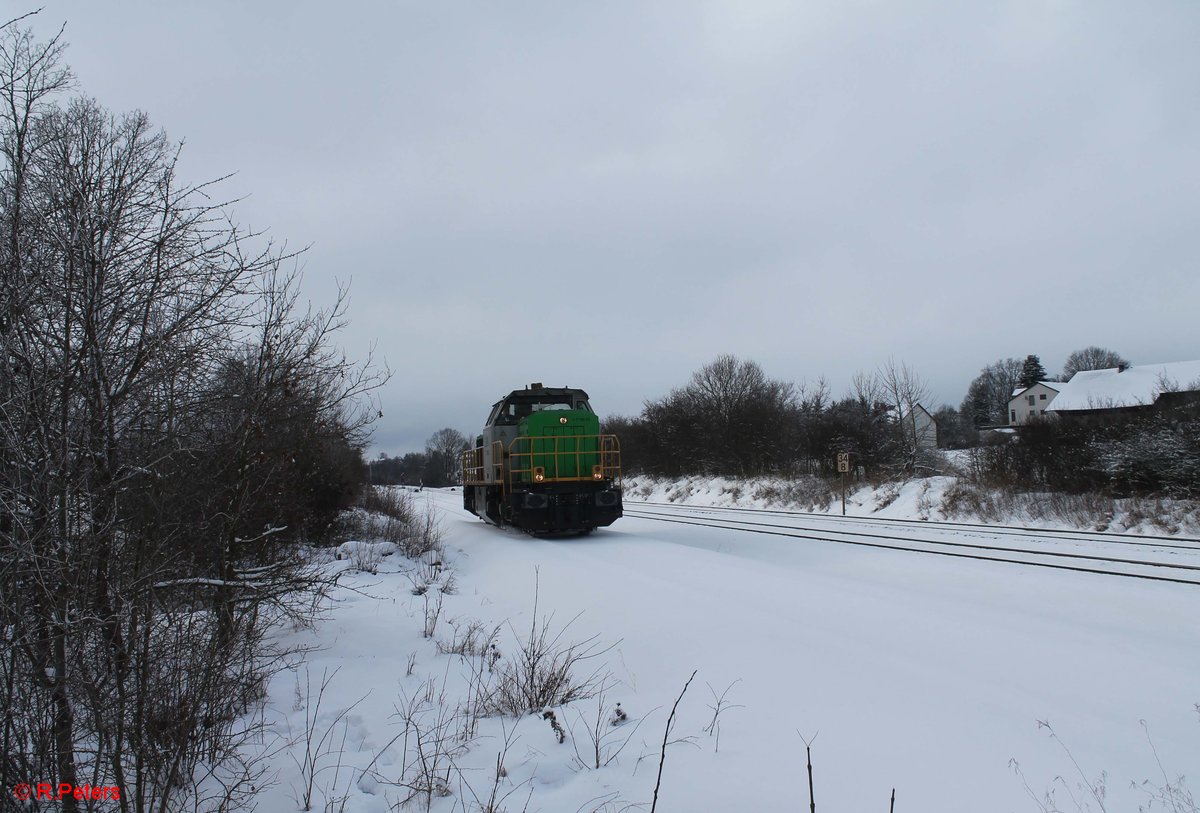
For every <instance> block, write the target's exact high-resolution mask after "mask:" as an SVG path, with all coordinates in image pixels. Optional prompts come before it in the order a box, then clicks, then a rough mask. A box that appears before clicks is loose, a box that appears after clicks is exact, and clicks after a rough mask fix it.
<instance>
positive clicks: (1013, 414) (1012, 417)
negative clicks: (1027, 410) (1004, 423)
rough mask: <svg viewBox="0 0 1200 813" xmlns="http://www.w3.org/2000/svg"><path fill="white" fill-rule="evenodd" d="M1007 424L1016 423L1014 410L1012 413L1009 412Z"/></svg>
mask: <svg viewBox="0 0 1200 813" xmlns="http://www.w3.org/2000/svg"><path fill="white" fill-rule="evenodd" d="M1008 422H1009V423H1016V422H1017V411H1016V410H1015V409H1014V410H1012V412H1011V414H1010V417H1009V419H1008Z"/></svg>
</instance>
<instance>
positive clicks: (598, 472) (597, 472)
mask: <svg viewBox="0 0 1200 813" xmlns="http://www.w3.org/2000/svg"><path fill="white" fill-rule="evenodd" d="M592 479H593V480H603V479H604V469H602V468H600V467H599V466H592Z"/></svg>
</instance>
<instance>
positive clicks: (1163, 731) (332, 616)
mask: <svg viewBox="0 0 1200 813" xmlns="http://www.w3.org/2000/svg"><path fill="white" fill-rule="evenodd" d="M418 499H419V500H427V501H428V504H429V505H430V506H432V507H433V509H434V510H436V511H438V512H439V513H440V515H441V517H442V523H443V528H444V531H445V543H446V556H445V563H446V565H447V566H448V568H449V570H450V571H451V572H452V574H453V578H454V582H455V584H454V586H453V591H452V592H449V593H446V594H444V595H443V593H442V591H441V590H439V589H438V588H437V586H436V585H435V586H433V587H431V589H430V590H428V591H427V592H426V593H425V594H424V595H421V596H417V595H413V589H412V588H413V586H414V583H420V582H421V581H422V577H421V575H420V574H419V573H418V572H417V571H418V568H417V567H416V566H414V565H413V564H412V563H409V562H406V561H404V560H400V559H399V558H398V557H396V556H391V557H388V558H387V559H385V560H384V562H383V563H382V565H381V566H380V568H379V573H378V574H374V575H372V574H367V573H353V574H350V573H348V574H346V575H345V576H344V577H343V584H344V585H345V586H344V588H343V589H340V590H339V592H338V595H337V603H336V604H335V605H334V606H333V607H332V608H331V611H330V613H329V617H328V619H327V620H326V621H325V622H324V623H322V624H321V625H320V626H319V627H318V628H317V629H315V630H311V631H309V630H299V631H295V632H293V633H292V635H291V640H290V641H289V643H295V644H305V645H310V646H315V647H318V649H317V650H316V651H314V652H312V653H311V654H310V655H309V656H308V658H307V661H306V663H304V664H302V665H300V666H299V667H298V668H297V669H296V670H294V671H285V672H282V673H280V674H279V675H278V676H277V677H276V678H275V680H274V682H273V683H272V685H271V687H270V692H269V699H268V708H267V712H266V713H267V719H268V722H269V723H270V724H271V726H272V728H273V729H274V730H275V731H276V732H277V733H278V734H279V737H278V738H277V739H274V740H271V741H268V742H266V743H264V745H265V747H266V748H267V749H268V750H271V751H273V753H274V755H273V756H272V758H271V766H272V775H273V780H274V781H273V784H272V785H271V786H270V787H268V788H266V789H264V790H263V792H262V793H261V795H260V798H259V809H260V810H263V811H290V810H296V809H298V808H300V807H302V806H303V797H304V795H305V788H306V786H307V785H308V782H307V781H306V778H305V777H306V775H311V776H312V777H313V779H312V788H313V792H312V794H311V798H310V806H311V807H312V809H315V810H323V809H332V810H346V811H384V810H389V809H394V808H395V807H396V805H397V803H398V802H399V801H400V800H402V799H403V798H405V796H406V795H408V793H409V791H408V790H406V789H405V788H404V787H402V784H403V783H404V782H408V783H409V784H412V781H411V779H412V777H413V776H415V775H417V774H419V773H420V771H419V770H416V768H419V766H420V764H421V763H419V762H418V759H417V757H418V749H417V747H416V742H415V737H416V732H417V730H418V729H420V730H421V732H422V737H423V741H422V747H421V749H420V756H421V757H422V758H423V759H424V760H425V763H426V764H428V763H430V762H432V761H436V760H440V761H437V762H436V765H435V766H433V767H435V768H436V770H435V771H434V773H436V774H438V775H439V776H443V777H444V779H443V780H441V781H439V782H438V787H439V793H440V792H443V791H442V790H441V785H444V786H445V791H448V792H449V794H450V795H446V796H439V795H435V796H434V797H433V799H432V809H433V810H437V811H452V810H471V811H474V810H479V809H486V805H487V803H488V800H489V797H491V795H492V793H493V788H495V789H496V791H497V797H496V798H499V797H502V796H505V794H508V795H507V798H505V799H504V800H503V802H502V803H501V804H497V805H495V806H494V807H495V809H496V810H507V811H510V812H511V813H516V811H522V810H528V811H547V812H548V813H559V812H560V811H561V812H564V813H572V812H573V811H591V810H603V811H619V810H624V809H640V810H649V802H650V800H651V798H652V795H653V792H654V786H655V781H656V774H657V771H658V762H659V749H660V746H661V744H662V740H663V733H664V726H665V725H666V722H667V717H668V713H669V712H670V709H671V706H672V704H673V703H674V701H675V699H676V697H677V696H678V695H679V693H680V690H681V689H682V688H683V686H684V683H685V681H687V679H688V677H689V676H690V675H691V674H692V672H693V670H696V671H697V674H696V677H695V680H694V681H693V682H692V684H691V686H690V688H689V689H688V691H687V694H686V695H685V696H684V697H683V700H682V702H680V704H679V710H678V715H677V721H676V724H675V727H674V729H673V732H672V734H671V739H672V740H673V741H674V742H673V744H671V745H670V746H669V747H668V748H667V752H666V763H665V767H664V769H663V775H662V785H661V790H660V794H659V800H658V806H657V810H659V811H663V813H666V812H667V811H672V812H674V813H681V812H682V811H688V812H689V813H692V812H694V811H785V810H786V811H798V810H801V809H803V810H807V809H808V808H807V805H808V792H807V779H806V774H805V764H804V753H805V751H804V742H803V741H802V739H801V737H802V736H803V737H805V738H808V739H809V740H811V741H812V743H813V749H812V753H813V763H814V782H815V788H816V803H817V809H818V810H826V811H832V810H853V811H867V810H879V811H886V810H887V809H888V807H887V805H888V799H889V796H890V794H891V791H892V789H893V788H895V793H896V802H895V809H896V810H897V811H922V813H932V812H935V811H956V812H957V811H1038V810H1048V809H1055V808H1053V807H1050V806H1049V804H1048V803H1047V802H1046V800H1045V794H1046V793H1047V792H1052V793H1053V794H1054V799H1055V802H1056V804H1057V809H1061V810H1064V811H1075V810H1093V811H1098V810H1108V811H1134V810H1138V809H1139V808H1142V807H1148V806H1149V805H1150V803H1151V799H1152V798H1153V797H1154V796H1155V795H1158V794H1160V793H1161V791H1160V790H1159V789H1161V788H1162V787H1163V786H1164V785H1165V784H1168V783H1175V782H1176V778H1177V776H1178V775H1180V774H1191V775H1192V776H1191V787H1192V788H1193V789H1195V788H1196V787H1197V786H1198V784H1200V771H1198V770H1197V769H1198V768H1200V717H1198V714H1197V707H1196V704H1197V703H1198V702H1200V677H1198V676H1200V612H1198V610H1200V587H1189V586H1186V585H1176V584H1163V583H1157V582H1149V581H1140V580H1137V579H1129V578H1118V577H1112V576H1099V575H1089V574H1080V573H1069V572H1059V571H1052V570H1039V569H1034V568H1027V567H1022V566H1018V565H1007V564H998V563H988V562H978V561H970V560H957V559H949V558H942V557H938V556H921V555H915V554H909V553H904V552H898V551H897V552H893V551H886V550H878V549H872V548H857V547H854V546H849V545H835V544H823V543H820V542H808V543H805V542H804V541H802V540H795V539H786V538H777V537H761V536H756V535H752V534H748V533H737V532H732V531H727V530H722V529H717V528H705V527H696V526H688V525H678V524H668V523H662V522H654V521H651V520H646V519H637V518H633V517H626V518H624V519H622V520H620V521H618V522H617V523H616V524H615V525H613V526H612V527H611V528H609V529H604V530H601V531H598V532H596V533H594V534H592V535H591V536H588V537H583V538H569V539H539V538H532V537H529V536H525V535H523V534H520V533H517V532H514V531H505V530H498V529H496V528H493V527H490V526H487V525H485V524H484V523H482V522H481V521H479V520H478V519H476V518H474V517H472V516H471V515H469V514H467V513H466V512H464V511H463V510H462V509H461V503H460V495H459V494H458V493H457V492H450V491H427V492H424V493H423V494H421V495H419V496H418ZM630 507H632V506H630ZM1180 561H1190V562H1193V563H1196V562H1197V561H1200V555H1190V556H1189V555H1184V556H1181V559H1180ZM334 566H340V567H346V566H347V564H346V563H345V562H339V563H336V564H335V565H334ZM406 571H407V573H406ZM447 578H448V576H446V575H444V574H443V575H442V576H441V577H440V581H441V582H442V583H445V582H446V580H447ZM535 584H540V594H539V596H538V613H537V614H538V616H539V617H542V616H547V615H550V614H553V618H552V621H551V626H552V627H553V628H554V629H556V630H558V629H562V628H563V627H564V626H566V627H567V629H566V631H565V633H564V634H563V637H562V639H561V640H562V641H563V642H568V641H583V640H585V639H590V638H591V637H592V636H596V643H597V644H599V645H601V646H602V647H611V648H610V649H608V650H607V651H606V652H604V653H603V654H602V655H600V656H598V657H597V658H595V659H593V660H591V661H589V662H587V663H585V664H584V665H583V666H584V667H585V671H583V673H582V676H585V677H586V676H587V675H588V674H590V673H591V670H595V669H599V670H600V672H601V674H602V675H605V676H607V682H608V683H609V684H610V688H609V690H608V691H607V693H606V695H605V698H604V700H605V703H604V705H603V707H601V708H599V709H597V702H596V700H583V701H577V702H575V703H572V704H570V705H569V706H568V707H566V708H558V709H555V712H556V716H557V719H558V720H559V721H561V722H562V723H563V724H564V726H565V727H566V728H567V739H566V742H564V743H562V744H560V743H559V742H558V741H557V737H556V735H555V734H554V732H553V731H552V730H551V727H550V725H549V723H548V721H546V720H544V719H542V718H541V717H540V716H533V715H527V716H524V717H521V718H514V717H490V718H486V719H484V720H482V721H481V722H480V724H479V726H478V728H477V730H475V731H473V732H471V733H473V734H474V737H473V738H471V740H470V742H469V743H463V742H462V741H460V740H459V739H457V738H456V735H457V734H458V733H459V732H461V731H462V729H463V728H464V725H465V724H464V723H463V718H462V717H461V716H460V717H457V718H456V717H454V716H453V712H454V710H455V708H456V707H459V706H460V704H462V703H464V702H465V701H466V700H467V699H468V697H469V696H470V694H471V690H470V684H471V679H470V675H471V673H472V669H473V668H474V669H476V670H479V669H481V668H483V666H485V665H486V664H485V661H486V660H488V659H487V658H486V656H485V657H483V658H467V657H461V656H458V655H453V654H449V655H448V654H441V653H440V652H439V649H438V646H437V641H441V642H442V644H443V646H442V648H443V649H445V648H447V644H449V643H450V642H451V641H452V639H453V638H454V636H455V627H456V626H457V627H458V629H459V630H460V632H461V631H462V630H464V629H465V628H466V626H467V625H468V624H469V623H470V621H472V620H478V621H480V622H482V624H483V626H484V627H485V628H486V629H488V630H489V631H490V630H491V629H492V628H495V627H497V626H498V627H499V628H500V633H499V638H498V641H497V643H498V651H499V652H500V654H501V656H502V658H501V659H500V661H497V665H496V666H495V667H494V668H498V667H499V666H500V665H502V664H503V663H504V662H505V661H506V660H510V659H511V658H512V657H513V656H514V655H515V653H516V643H515V638H516V637H517V636H518V635H520V636H527V635H528V629H529V626H530V624H531V622H532V620H533V618H534V597H535ZM439 601H440V602H441V610H440V614H439V615H438V618H437V622H436V624H435V626H434V630H433V637H432V638H430V639H427V638H425V637H424V636H423V632H424V628H425V627H426V626H427V625H428V624H429V618H430V610H431V608H436V606H437V602H439ZM568 624H569V626H568ZM410 658H412V659H411V660H410ZM323 675H325V676H328V677H329V680H328V688H327V689H326V691H325V693H324V696H323V697H320V698H318V692H317V688H318V687H319V685H320V683H321V682H322V676H323ZM726 689H728V692H727V693H726V694H725V700H726V703H727V704H728V707H727V708H725V709H724V710H723V711H721V713H720V714H719V716H718V717H717V725H716V726H710V723H711V722H712V720H713V716H714V714H713V709H712V707H713V706H714V705H716V701H715V699H714V698H715V695H720V694H721V693H723V692H726ZM318 699H319V700H320V704H319V708H318V707H317V701H318ZM617 702H620V703H621V704H622V709H624V710H625V711H626V713H627V715H628V720H627V721H626V722H624V723H623V724H622V725H619V726H615V727H614V726H610V725H609V724H608V722H609V716H610V714H611V711H612V707H613V706H614V705H615V703H617ZM354 704H357V705H354ZM346 709H349V711H348V712H347V711H346ZM406 716H407V718H408V719H409V721H410V722H409V725H408V727H407V733H406V726H405V723H404V718H405V717H406ZM313 719H315V724H313V725H308V724H306V720H313ZM597 719H599V722H600V726H599V730H600V732H601V734H600V737H601V743H600V750H601V755H602V761H608V764H607V765H606V766H604V767H602V768H600V769H599V770H596V769H595V768H594V752H595V750H596V749H595V747H594V744H593V742H592V740H591V738H590V737H589V736H588V734H587V729H588V728H589V726H592V725H593V724H594V723H595V722H596V721H597ZM439 720H440V722H441V726H442V728H443V729H444V737H443V738H442V739H444V740H445V742H444V743H440V741H439V746H438V747H437V748H434V746H433V745H432V743H433V741H434V739H436V738H434V737H433V736H432V735H431V733H430V732H432V731H435V730H436V729H437V728H438V726H439ZM1041 723H1049V725H1050V726H1052V729H1049V728H1046V727H1045V726H1043V725H1041ZM306 728H307V729H311V730H313V731H314V732H315V735H316V736H314V737H313V738H312V741H311V743H310V744H309V747H308V748H307V749H306V738H305V736H304V731H305V730H306ZM706 728H707V729H709V730H708V731H706ZM715 729H719V735H720V736H719V740H718V738H717V737H716V736H714V734H715ZM1147 732H1148V734H1149V739H1148V737H1147ZM1052 734H1053V736H1052ZM323 736H324V739H323V741H322V740H321V738H322V737H323ZM506 739H507V745H506ZM1151 740H1152V743H1153V748H1152V747H1151ZM286 742H290V743H291V745H290V746H287V747H284V743H286ZM460 746H461V747H460ZM619 749H621V750H619ZM1154 749H1157V754H1158V756H1159V758H1161V762H1162V767H1161V768H1160V766H1159V764H1158V763H1157V762H1156V759H1155V753H1154ZM443 750H445V751H454V752H453V753H448V754H442V753H441V752H442V751H443ZM1068 750H1069V753H1068ZM306 751H307V753H308V758H307V759H306V757H305V754H306ZM498 756H501V757H502V758H501V759H500V760H499V762H501V763H502V764H503V771H502V772H501V773H502V774H503V775H502V776H501V777H500V778H499V780H498V781H497V779H496V773H497V772H496V766H497V764H498ZM610 758H611V761H609V760H610ZM1076 764H1077V765H1078V766H1079V767H1078V769H1077V767H1076ZM306 766H307V767H306ZM1164 769H1165V773H1164ZM1145 780H1149V783H1150V784H1148V785H1143V784H1142V783H1143V781H1145ZM1100 800H1103V803H1102V804H1101V801H1100ZM1159 807H1160V802H1157V801H1156V802H1154V805H1153V807H1152V808H1150V809H1159ZM411 809H424V804H423V803H421V804H413V805H412V808H411ZM1166 809H1170V808H1169V807H1168V808H1166ZM1180 809H1183V810H1192V809H1194V808H1193V807H1182V808H1180Z"/></svg>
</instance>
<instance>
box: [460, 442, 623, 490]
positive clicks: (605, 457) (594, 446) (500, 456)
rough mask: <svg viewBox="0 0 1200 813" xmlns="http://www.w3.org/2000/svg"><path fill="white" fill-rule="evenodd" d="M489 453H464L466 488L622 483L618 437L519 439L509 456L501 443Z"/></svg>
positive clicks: (463, 466)
mask: <svg viewBox="0 0 1200 813" xmlns="http://www.w3.org/2000/svg"><path fill="white" fill-rule="evenodd" d="M486 451H488V452H490V454H488V455H485V454H484V452H485V447H483V446H479V447H476V448H474V449H468V450H467V451H465V452H463V454H462V473H463V485H467V486H481V485H503V486H505V487H506V489H507V490H511V489H512V487H513V484H514V483H517V484H528V483H563V482H581V481H589V480H591V481H604V480H613V481H615V482H617V483H620V480H621V444H620V442H619V441H618V440H617V436H616V435H551V436H546V437H535V438H517V439H516V440H514V441H513V442H512V443H511V444H509V447H508V451H507V453H505V450H504V444H503V443H501V442H500V441H496V442H495V443H492V444H491V446H490V448H486ZM488 457H490V458H491V460H490V461H488V460H487V458H488ZM506 460H507V465H506V464H505V461H506Z"/></svg>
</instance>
